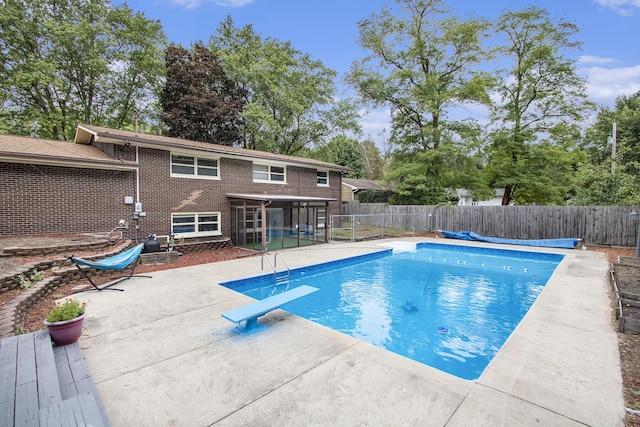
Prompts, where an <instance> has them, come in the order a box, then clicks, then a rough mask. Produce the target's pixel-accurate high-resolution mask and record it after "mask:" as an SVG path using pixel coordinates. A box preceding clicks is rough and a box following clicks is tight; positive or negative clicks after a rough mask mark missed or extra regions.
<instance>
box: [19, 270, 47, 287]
mask: <svg viewBox="0 0 640 427" xmlns="http://www.w3.org/2000/svg"><path fill="white" fill-rule="evenodd" d="M44 277H45V276H44V271H38V270H37V269H35V268H34V269H33V270H31V272H30V273H29V275H28V276H25V275H24V274H21V275H19V276H18V280H19V281H20V287H21V288H22V289H24V290H27V289H29V288H31V286H33V285H34V284H35V283H38V282H40V281H41V280H44Z"/></svg>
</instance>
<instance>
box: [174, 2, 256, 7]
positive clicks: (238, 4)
mask: <svg viewBox="0 0 640 427" xmlns="http://www.w3.org/2000/svg"><path fill="white" fill-rule="evenodd" d="M172 1H173V3H174V4H176V5H178V6H181V7H184V8H185V9H195V8H196V7H198V6H200V5H201V4H202V3H204V2H210V3H215V4H216V5H218V6H223V7H242V6H244V5H247V4H249V3H253V2H254V1H255V0H172Z"/></svg>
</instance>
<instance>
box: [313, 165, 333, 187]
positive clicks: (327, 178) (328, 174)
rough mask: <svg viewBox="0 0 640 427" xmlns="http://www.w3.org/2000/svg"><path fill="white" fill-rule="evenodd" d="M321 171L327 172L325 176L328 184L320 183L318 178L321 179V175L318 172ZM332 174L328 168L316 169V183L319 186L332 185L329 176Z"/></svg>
mask: <svg viewBox="0 0 640 427" xmlns="http://www.w3.org/2000/svg"><path fill="white" fill-rule="evenodd" d="M320 172H323V173H325V174H327V176H326V177H325V179H326V180H327V183H326V184H320V183H318V180H319V179H320V177H319V175H318V174H319V173H320ZM330 175H331V174H330V173H329V170H327V169H316V185H317V186H318V187H331V184H330V182H329V176H330Z"/></svg>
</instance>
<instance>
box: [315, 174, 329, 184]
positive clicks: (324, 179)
mask: <svg viewBox="0 0 640 427" xmlns="http://www.w3.org/2000/svg"><path fill="white" fill-rule="evenodd" d="M317 179H318V180H317V182H318V185H320V186H323V187H328V186H329V172H328V171H317Z"/></svg>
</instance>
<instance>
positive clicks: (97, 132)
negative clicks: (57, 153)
mask: <svg viewBox="0 0 640 427" xmlns="http://www.w3.org/2000/svg"><path fill="white" fill-rule="evenodd" d="M92 141H95V142H104V143H112V144H124V143H130V144H134V145H138V146H141V147H148V148H155V149H166V150H188V151H200V152H208V153H215V154H219V155H224V156H226V157H232V158H243V159H260V160H264V161H271V162H274V163H283V164H289V165H295V166H298V165H299V166H304V167H314V168H320V169H326V170H331V171H338V172H348V171H350V170H351V169H350V168H348V167H345V166H339V165H335V164H332V163H327V162H321V161H319V160H314V159H307V158H304V157H296V156H289V155H284V154H274V153H269V152H266V151H257V150H248V149H245V148H236V147H228V146H224V145H218V144H213V143H210V142H200V141H190V140H187V139H180V138H172V137H168V136H161V135H150V134H145V133H140V132H132V131H127V130H119V129H110V128H105V127H100V126H93V125H79V126H78V128H77V130H76V137H75V142H76V143H77V144H91V142H92Z"/></svg>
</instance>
